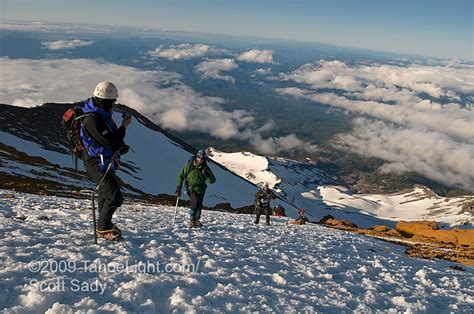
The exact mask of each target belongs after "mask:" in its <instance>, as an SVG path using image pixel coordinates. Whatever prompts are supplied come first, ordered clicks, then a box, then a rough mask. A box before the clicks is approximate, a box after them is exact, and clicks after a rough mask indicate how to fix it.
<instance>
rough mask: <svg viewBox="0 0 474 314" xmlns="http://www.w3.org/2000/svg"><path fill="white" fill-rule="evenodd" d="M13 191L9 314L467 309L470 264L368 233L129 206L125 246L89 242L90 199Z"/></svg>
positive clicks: (5, 249) (6, 253)
mask: <svg viewBox="0 0 474 314" xmlns="http://www.w3.org/2000/svg"><path fill="white" fill-rule="evenodd" d="M10 193H11V192H10V191H0V230H1V231H0V246H1V248H2V249H1V250H0V262H1V267H0V291H1V293H0V309H5V310H4V311H5V312H7V313H10V312H13V313H16V312H18V313H28V312H29V313H41V312H46V311H48V310H51V312H50V313H55V312H61V311H63V312H68V311H76V310H79V311H85V310H88V309H94V310H99V311H104V312H105V311H116V312H121V311H128V312H130V311H137V312H169V311H172V310H175V309H176V310H178V311H193V310H194V311H198V312H203V311H204V312H209V311H216V312H222V311H231V312H247V311H265V310H269V311H276V312H282V311H320V312H334V313H336V312H341V311H345V312H349V311H361V312H371V311H373V312H375V311H378V310H380V311H394V312H395V311H401V312H404V311H409V312H410V311H412V312H428V313H434V312H436V313H440V312H441V313H446V312H450V311H455V312H466V313H468V312H471V313H472V312H473V311H474V296H473V293H472V286H473V284H474V269H473V268H472V267H467V266H463V268H464V269H465V271H459V270H455V269H453V268H451V267H450V266H454V265H457V264H454V263H451V262H446V261H439V260H436V261H429V260H420V259H413V258H410V257H407V256H405V255H404V253H403V252H404V248H403V247H401V246H397V245H394V244H390V243H387V242H383V241H379V240H376V239H373V238H369V237H365V236H360V235H354V234H350V233H346V232H342V231H337V230H333V229H328V228H325V227H322V226H319V225H312V224H311V225H305V226H296V225H289V224H287V223H286V222H287V220H286V219H284V218H278V219H273V220H272V223H273V224H272V226H270V227H265V226H264V225H263V223H262V224H261V225H258V226H257V225H254V224H253V223H252V221H253V217H252V216H249V215H234V214H227V213H221V212H210V211H205V212H204V213H203V218H202V221H203V223H204V227H203V228H202V229H188V228H187V227H185V225H184V223H185V220H186V218H187V214H186V209H185V208H180V209H179V213H178V217H177V224H176V225H175V226H174V227H173V226H171V220H172V215H173V211H174V208H172V207H162V206H158V207H153V206H144V205H139V204H125V205H124V206H123V207H122V208H121V209H120V210H119V211H118V212H117V213H116V215H115V222H116V223H117V224H118V225H119V226H120V227H121V228H122V230H123V233H124V237H125V239H124V240H123V241H122V242H119V243H110V242H105V241H104V240H102V239H99V245H94V244H93V238H92V235H91V211H90V202H89V200H86V199H68V198H59V197H43V196H34V195H28V194H21V193H15V194H14V196H15V197H14V198H6V197H5V196H6V194H10ZM15 217H17V218H15ZM25 217H26V219H25ZM19 218H22V219H25V220H22V219H19ZM61 265H62V266H61ZM140 265H141V266H140ZM150 265H160V268H159V269H158V268H157V267H155V268H153V267H152V266H150ZM38 267H39V268H40V271H39V272H38ZM99 283H100V284H101V285H102V287H103V290H101V289H99V288H98V287H99V285H98V284H99ZM80 288H82V289H83V290H89V291H81V290H80ZM94 289H95V290H98V291H92V290H94ZM37 290H43V291H37ZM76 290H79V291H76Z"/></svg>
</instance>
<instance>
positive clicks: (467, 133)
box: [277, 60, 474, 189]
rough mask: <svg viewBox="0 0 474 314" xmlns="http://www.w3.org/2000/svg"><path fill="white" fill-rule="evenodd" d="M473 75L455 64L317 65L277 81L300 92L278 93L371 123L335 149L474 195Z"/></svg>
mask: <svg viewBox="0 0 474 314" xmlns="http://www.w3.org/2000/svg"><path fill="white" fill-rule="evenodd" d="M472 69H473V67H472V66H471V65H460V64H456V65H455V66H423V65H413V66H409V67H400V66H392V65H390V66H389V65H373V66H348V65H346V64H345V63H343V62H340V61H324V60H321V61H319V62H317V63H316V64H307V65H304V66H302V67H301V68H299V69H298V70H296V71H294V72H293V73H289V74H281V75H280V78H281V80H283V81H294V82H297V83H300V84H304V85H306V87H305V88H302V87H295V86H293V87H286V88H278V89H277V92H278V93H280V94H284V95H292V96H295V97H302V98H306V99H310V100H312V101H315V102H318V103H322V104H326V105H329V106H332V107H336V108H340V109H343V110H347V111H348V112H350V113H351V114H353V115H354V114H355V115H356V117H357V115H364V116H366V117H370V122H368V121H367V120H356V123H355V126H354V131H353V133H352V134H345V135H341V136H340V137H339V139H341V140H342V143H343V145H340V146H341V147H346V148H348V149H350V150H352V151H356V152H358V153H359V154H362V155H368V156H376V157H379V158H382V159H384V160H386V161H389V163H388V164H387V165H385V166H384V167H383V170H385V171H388V170H392V171H395V170H401V169H403V170H405V171H408V170H410V171H417V172H419V173H422V174H424V175H425V176H427V177H429V178H432V179H435V180H438V181H440V182H444V183H448V184H452V185H458V186H463V187H465V188H470V189H472V184H471V186H469V184H470V183H472V180H473V177H474V174H473V170H472V166H470V165H474V155H473V154H472V149H473V148H472V147H473V144H474V127H473V125H474V111H472V104H470V103H466V101H465V100H466V99H469V95H472V94H473V93H474V74H473V71H472ZM328 89H331V90H334V89H335V90H337V92H332V91H328ZM461 99H464V100H463V103H461V102H460V101H461ZM446 100H448V101H446ZM360 121H365V122H366V123H368V124H369V125H368V126H364V125H363V124H362V123H361V122H360ZM377 128H378V129H379V130H378V131H377ZM415 151H416V152H415Z"/></svg>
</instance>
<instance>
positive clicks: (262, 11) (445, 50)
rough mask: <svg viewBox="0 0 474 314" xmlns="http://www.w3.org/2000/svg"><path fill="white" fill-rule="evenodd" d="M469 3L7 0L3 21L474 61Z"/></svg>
mask: <svg viewBox="0 0 474 314" xmlns="http://www.w3.org/2000/svg"><path fill="white" fill-rule="evenodd" d="M473 3H474V1H469V0H431V1H428V0H359V1H357V0H286V1H283V0H167V1H160V0H133V1H132V0H130V1H125V0H101V1H97V0H80V1H77V0H75V1H64V0H41V1H38V0H2V2H1V7H0V9H1V17H2V18H4V19H18V20H39V21H50V22H74V23H85V24H88V23H91V24H107V25H127V26H144V27H154V28H161V29H169V30H183V31H200V32H209V33H225V34H234V35H250V36H258V37H271V38H282V39H295V40H302V41H317V42H325V43H332V44H337V45H341V46H347V47H358V48H368V49H374V50H380V51H391V52H402V53H412V54H421V55H427V56H434V57H447V58H463V59H468V60H473V35H474V30H473V15H474V13H473V10H474V8H473V7H474V4H473Z"/></svg>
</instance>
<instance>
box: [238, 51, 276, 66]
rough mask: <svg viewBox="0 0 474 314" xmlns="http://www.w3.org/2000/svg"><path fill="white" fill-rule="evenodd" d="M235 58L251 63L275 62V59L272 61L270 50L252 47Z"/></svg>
mask: <svg viewBox="0 0 474 314" xmlns="http://www.w3.org/2000/svg"><path fill="white" fill-rule="evenodd" d="M237 60H239V61H244V62H253V63H275V61H273V51H272V50H256V49H252V50H249V51H246V52H244V53H242V54H241V55H240V56H238V57H237Z"/></svg>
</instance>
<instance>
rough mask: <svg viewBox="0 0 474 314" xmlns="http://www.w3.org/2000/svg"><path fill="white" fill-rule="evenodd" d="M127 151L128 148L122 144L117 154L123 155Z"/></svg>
mask: <svg viewBox="0 0 474 314" xmlns="http://www.w3.org/2000/svg"><path fill="white" fill-rule="evenodd" d="M129 150H130V146H128V145H126V144H124V145H123V146H122V147H120V149H119V154H120V155H125V154H126V153H128V151H129Z"/></svg>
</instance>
